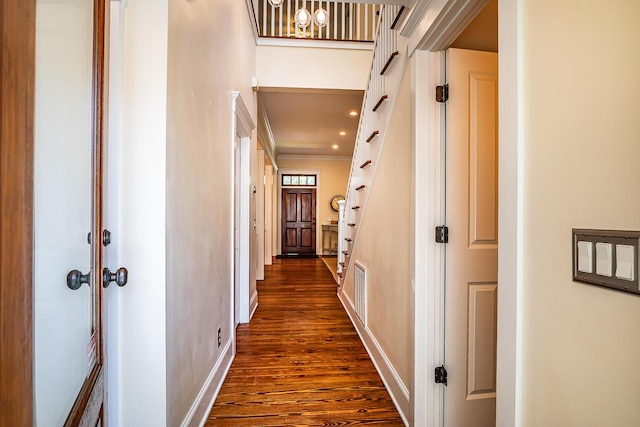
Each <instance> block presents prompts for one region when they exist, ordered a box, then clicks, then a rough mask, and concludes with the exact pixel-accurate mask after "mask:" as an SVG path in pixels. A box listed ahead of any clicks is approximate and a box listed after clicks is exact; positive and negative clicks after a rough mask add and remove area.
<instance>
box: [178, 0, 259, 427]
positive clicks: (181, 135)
mask: <svg viewBox="0 0 640 427" xmlns="http://www.w3.org/2000/svg"><path fill="white" fill-rule="evenodd" d="M250 25H251V24H250V21H249V15H248V12H247V10H246V5H245V2H243V1H237V0H216V1H212V2H211V1H198V0H196V1H193V2H187V1H183V0H171V1H170V2H169V31H168V78H167V80H168V81H167V83H168V93H167V97H168V105H167V154H168V155H167V203H166V211H167V229H166V230H167V231H166V233H167V350H166V352H167V389H168V391H167V405H168V408H167V420H168V421H167V424H168V425H172V426H174V425H180V424H181V423H182V422H183V421H185V420H187V418H188V417H191V416H192V415H193V414H194V413H195V414H196V416H195V418H193V419H191V421H192V422H194V423H197V422H199V421H200V419H199V418H198V417H199V416H201V415H202V412H203V411H204V412H206V407H207V405H208V404H209V403H210V400H209V398H210V397H211V396H210V394H207V393H208V392H209V391H210V390H211V389H215V388H216V386H217V385H219V382H220V381H221V380H222V376H223V371H224V368H225V366H224V364H223V360H224V363H227V362H228V361H230V353H231V352H232V351H233V347H232V346H231V340H232V337H233V333H234V331H235V330H234V328H233V325H232V322H231V319H232V318H233V313H231V312H230V309H231V301H232V298H233V294H232V292H231V290H232V288H231V286H230V285H231V283H232V280H233V272H232V271H231V268H230V266H231V265H232V258H231V257H232V256H233V254H232V253H231V250H230V248H231V247H232V242H231V238H232V236H233V234H232V221H233V215H232V212H233V209H232V207H233V203H232V200H233V193H232V191H233V160H232V159H233V139H232V137H233V135H232V124H233V120H234V116H233V114H232V110H231V105H232V102H231V99H232V98H231V91H233V90H238V91H240V92H241V94H242V98H243V101H244V103H245V104H246V106H247V108H248V109H249V111H250V113H251V115H252V116H253V121H254V123H255V122H256V119H255V117H256V100H255V95H254V93H253V91H252V90H251V77H252V76H253V75H255V42H254V39H253V33H252V31H251V26H250ZM256 157H257V156H256V140H255V138H253V140H252V141H251V153H250V158H251V159H252V160H251V169H252V179H251V185H252V186H253V185H256V184H257V178H256V171H257V165H256ZM251 201H252V205H251V209H250V215H251V217H250V218H251V220H253V218H255V212H256V211H255V209H256V208H255V196H254V195H252V196H251ZM251 235H252V239H251V247H252V251H251V253H252V256H251V265H252V267H248V268H250V272H251V275H250V277H251V283H252V285H251V289H250V293H249V295H252V292H253V291H254V290H255V262H256V261H255V259H256V256H255V254H256V239H255V230H254V229H253V228H251ZM218 328H221V332H222V334H221V336H222V343H221V345H220V346H218V343H217V330H218ZM198 399H202V400H201V401H200V402H198V401H197V400H198ZM194 404H195V406H194Z"/></svg>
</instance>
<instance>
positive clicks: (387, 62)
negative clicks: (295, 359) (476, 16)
mask: <svg viewBox="0 0 640 427" xmlns="http://www.w3.org/2000/svg"><path fill="white" fill-rule="evenodd" d="M403 9H404V7H400V6H385V7H384V8H383V9H382V13H381V16H380V23H379V25H378V35H377V37H376V41H375V47H374V51H373V63H372V65H371V72H370V74H369V83H368V86H367V90H366V91H365V94H364V99H363V102H362V109H361V113H360V123H359V127H358V135H357V138H356V144H355V148H354V152H353V160H352V162H351V173H350V176H349V184H348V186H347V197H346V201H345V203H344V204H341V206H340V208H341V209H340V210H341V211H340V216H339V227H338V277H339V278H340V286H342V284H343V282H344V278H345V277H346V274H347V271H348V270H349V268H351V265H352V263H353V260H352V259H351V256H350V254H351V251H352V249H353V248H354V246H355V245H356V244H357V241H358V232H359V227H358V226H359V224H360V221H361V219H362V218H363V215H364V212H365V210H366V207H367V200H368V198H369V189H370V188H371V185H372V183H373V178H374V176H375V172H376V168H377V161H378V158H379V155H380V152H381V151H382V145H383V144H384V143H385V134H386V130H387V123H388V121H389V117H390V115H391V112H392V110H393V104H394V101H395V100H394V96H395V95H396V94H397V92H398V88H399V85H400V81H401V79H402V71H403V69H404V64H405V62H406V59H407V58H406V47H402V46H398V36H397V33H396V31H395V29H394V28H395V25H396V24H397V23H398V21H399V19H400V18H401V15H402V13H403Z"/></svg>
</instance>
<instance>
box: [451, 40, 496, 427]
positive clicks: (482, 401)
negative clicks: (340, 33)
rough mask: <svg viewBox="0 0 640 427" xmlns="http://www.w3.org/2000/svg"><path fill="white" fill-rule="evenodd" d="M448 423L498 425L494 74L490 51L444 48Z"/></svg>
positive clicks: (467, 426) (462, 426) (457, 426)
mask: <svg viewBox="0 0 640 427" xmlns="http://www.w3.org/2000/svg"><path fill="white" fill-rule="evenodd" d="M447 82H448V84H449V86H450V88H451V89H450V98H449V101H448V102H447V106H446V108H447V126H446V140H447V168H446V169H447V172H446V174H447V177H446V180H447V185H446V188H447V191H446V198H447V200H446V205H447V225H448V226H449V243H448V244H447V246H446V283H445V287H446V301H445V343H444V344H445V366H446V368H447V371H448V374H449V375H448V385H447V386H446V387H445V397H444V400H445V412H444V421H445V425H446V426H455V427H482V426H494V425H495V396H496V389H495V384H496V382H495V378H496V372H495V370H496V326H497V323H496V322H497V318H496V313H497V311H496V308H497V293H498V286H497V274H498V273H497V270H498V257H497V248H498V246H497V241H498V226H497V224H498V222H497V212H498V210H497V206H498V196H497V194H498V192H497V184H498V181H497V178H498V173H497V165H498V163H497V149H498V139H497V138H498V119H497V117H498V104H497V100H498V75H497V55H496V54H494V53H486V52H474V51H468V50H459V49H450V50H449V51H448V52H447Z"/></svg>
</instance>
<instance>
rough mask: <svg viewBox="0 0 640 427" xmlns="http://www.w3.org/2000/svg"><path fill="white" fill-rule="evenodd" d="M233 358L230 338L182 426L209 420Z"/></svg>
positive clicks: (202, 423) (196, 424) (195, 424)
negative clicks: (208, 417)
mask: <svg viewBox="0 0 640 427" xmlns="http://www.w3.org/2000/svg"><path fill="white" fill-rule="evenodd" d="M233 358H234V354H233V339H230V340H229V341H227V343H226V344H225V346H224V348H223V349H222V353H221V355H220V358H219V359H218V361H217V362H216V364H215V365H214V366H213V369H212V370H211V372H210V373H209V376H208V377H207V380H206V381H205V382H204V384H203V385H202V389H200V393H198V396H197V397H196V400H195V401H194V402H193V405H191V409H189V412H187V415H186V416H185V417H184V420H183V421H182V423H181V424H180V426H181V427H187V426H189V427H191V426H200V427H201V426H203V425H204V423H205V422H206V421H207V416H208V415H209V412H211V408H212V407H213V403H214V402H215V400H216V397H218V393H219V392H220V388H221V387H222V383H223V382H224V379H225V378H226V377H227V373H229V368H231V362H233Z"/></svg>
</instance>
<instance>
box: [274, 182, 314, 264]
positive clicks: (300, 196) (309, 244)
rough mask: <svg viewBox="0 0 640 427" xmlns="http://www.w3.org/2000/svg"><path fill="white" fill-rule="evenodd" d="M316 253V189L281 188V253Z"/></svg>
mask: <svg viewBox="0 0 640 427" xmlns="http://www.w3.org/2000/svg"><path fill="white" fill-rule="evenodd" d="M315 253H316V189H315V188H283V189H282V254H283V255H285V254H289V255H290V254H300V255H306V254H315Z"/></svg>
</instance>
